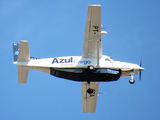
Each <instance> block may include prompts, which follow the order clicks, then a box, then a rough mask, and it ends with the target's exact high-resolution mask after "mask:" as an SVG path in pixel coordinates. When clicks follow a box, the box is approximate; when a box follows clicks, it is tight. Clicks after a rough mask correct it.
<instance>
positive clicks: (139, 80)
mask: <svg viewBox="0 0 160 120" xmlns="http://www.w3.org/2000/svg"><path fill="white" fill-rule="evenodd" d="M139 81H141V72H140V73H139Z"/></svg>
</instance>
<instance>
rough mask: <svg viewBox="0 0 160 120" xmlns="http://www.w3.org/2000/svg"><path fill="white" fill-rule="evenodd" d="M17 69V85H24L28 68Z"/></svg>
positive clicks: (19, 67) (20, 67)
mask: <svg viewBox="0 0 160 120" xmlns="http://www.w3.org/2000/svg"><path fill="white" fill-rule="evenodd" d="M17 68H18V83H26V82H27V77H28V72H29V68H28V67H25V66H17Z"/></svg>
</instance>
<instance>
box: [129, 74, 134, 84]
mask: <svg viewBox="0 0 160 120" xmlns="http://www.w3.org/2000/svg"><path fill="white" fill-rule="evenodd" d="M129 83H131V84H134V83H135V80H134V79H133V75H131V79H130V80H129Z"/></svg>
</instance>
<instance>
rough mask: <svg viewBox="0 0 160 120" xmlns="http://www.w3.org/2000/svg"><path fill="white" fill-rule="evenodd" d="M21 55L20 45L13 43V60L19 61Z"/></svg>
mask: <svg viewBox="0 0 160 120" xmlns="http://www.w3.org/2000/svg"><path fill="white" fill-rule="evenodd" d="M18 54H19V43H13V59H14V62H15V61H17V59H18Z"/></svg>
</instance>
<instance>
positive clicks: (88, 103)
mask: <svg viewBox="0 0 160 120" xmlns="http://www.w3.org/2000/svg"><path fill="white" fill-rule="evenodd" d="M88 88H91V89H93V93H92V94H89V93H87V90H88ZM98 89H99V82H90V84H88V82H82V100H83V112H88V113H93V112H95V111H96V104H97V96H98Z"/></svg>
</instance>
